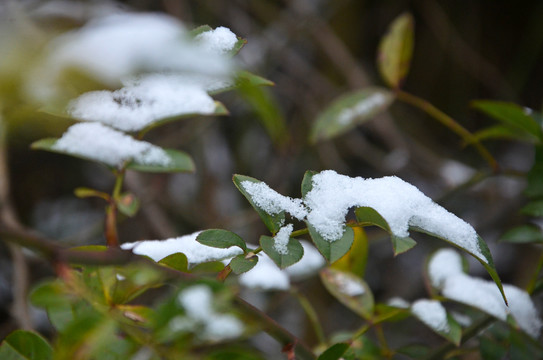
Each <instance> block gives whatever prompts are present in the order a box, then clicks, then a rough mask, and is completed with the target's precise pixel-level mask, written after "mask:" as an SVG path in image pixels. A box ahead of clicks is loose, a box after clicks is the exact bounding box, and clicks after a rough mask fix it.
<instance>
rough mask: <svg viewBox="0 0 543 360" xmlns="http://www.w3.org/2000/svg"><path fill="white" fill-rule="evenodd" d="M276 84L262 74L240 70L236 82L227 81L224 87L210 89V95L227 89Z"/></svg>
mask: <svg viewBox="0 0 543 360" xmlns="http://www.w3.org/2000/svg"><path fill="white" fill-rule="evenodd" d="M273 85H275V84H274V83H273V82H272V81H270V80H268V79H265V78H263V77H261V76H258V75H255V74H253V73H251V72H249V71H245V70H242V71H239V72H238V73H237V74H236V76H235V78H234V82H232V83H226V84H225V86H224V87H220V88H218V89H214V90H211V91H208V93H209V94H210V95H216V94H220V93H223V92H226V91H231V90H236V89H245V90H247V89H250V88H252V87H255V86H273Z"/></svg>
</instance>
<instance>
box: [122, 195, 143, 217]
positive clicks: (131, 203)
mask: <svg viewBox="0 0 543 360" xmlns="http://www.w3.org/2000/svg"><path fill="white" fill-rule="evenodd" d="M117 208H118V209H119V211H120V212H121V213H122V214H124V215H126V216H128V217H132V216H134V215H136V213H137V212H138V210H139V208H140V200H139V199H138V198H137V197H136V195H134V194H132V193H125V194H122V195H121V197H120V198H119V199H117Z"/></svg>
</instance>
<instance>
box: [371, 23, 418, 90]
mask: <svg viewBox="0 0 543 360" xmlns="http://www.w3.org/2000/svg"><path fill="white" fill-rule="evenodd" d="M413 32H414V21H413V17H412V16H411V14H409V13H403V14H401V15H400V16H398V17H397V18H396V19H394V21H393V22H392V23H391V24H390V26H389V28H388V31H387V33H386V34H385V35H384V36H383V38H382V39H381V42H380V44H379V50H378V54H377V65H378V67H379V72H380V73H381V76H382V77H383V80H384V81H385V83H387V85H389V86H391V87H393V88H399V87H400V86H401V84H402V81H403V79H404V78H405V76H406V75H407V73H408V72H409V65H410V62H411V55H412V53H413V43H414V34H413Z"/></svg>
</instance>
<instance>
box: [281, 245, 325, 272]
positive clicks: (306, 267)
mask: <svg viewBox="0 0 543 360" xmlns="http://www.w3.org/2000/svg"><path fill="white" fill-rule="evenodd" d="M300 244H302V247H303V248H304V256H303V257H302V258H301V259H300V261H298V262H297V263H295V264H294V265H291V266H289V267H288V268H286V269H284V271H285V272H286V273H287V274H288V276H289V277H290V278H291V279H301V278H305V277H308V276H311V275H313V274H315V273H316V272H318V271H319V270H320V269H321V268H323V267H324V266H325V265H326V261H325V260H324V258H323V257H322V255H321V253H320V252H319V251H318V250H317V248H316V247H315V246H313V245H312V244H311V243H310V242H308V241H304V240H302V241H300Z"/></svg>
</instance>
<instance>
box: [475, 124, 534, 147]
mask: <svg viewBox="0 0 543 360" xmlns="http://www.w3.org/2000/svg"><path fill="white" fill-rule="evenodd" d="M486 139H505V140H517V141H524V142H530V143H534V142H538V141H539V140H538V139H535V138H534V137H533V136H531V135H530V134H527V133H526V132H524V131H522V130H519V129H517V128H514V127H512V126H506V125H496V126H491V127H488V128H485V129H483V130H480V131H477V132H475V133H474V134H473V136H472V137H471V138H470V139H469V141H468V143H469V144H473V143H477V142H480V141H481V140H486Z"/></svg>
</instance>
